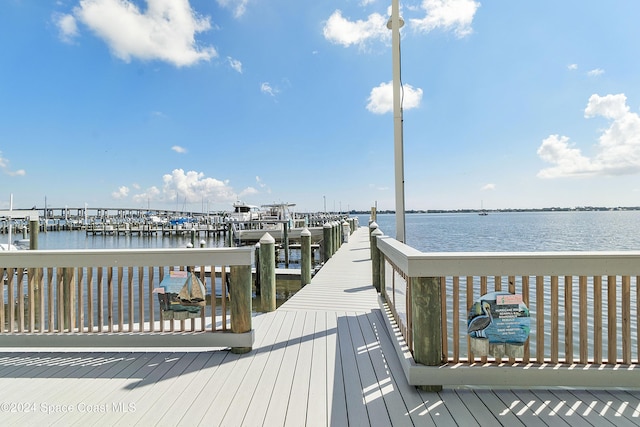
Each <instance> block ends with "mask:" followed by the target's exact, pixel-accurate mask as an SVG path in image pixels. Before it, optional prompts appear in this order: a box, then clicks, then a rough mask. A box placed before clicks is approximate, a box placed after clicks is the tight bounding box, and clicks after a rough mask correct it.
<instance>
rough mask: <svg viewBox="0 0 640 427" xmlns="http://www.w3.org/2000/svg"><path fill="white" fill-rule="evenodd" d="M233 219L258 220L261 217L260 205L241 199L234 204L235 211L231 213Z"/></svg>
mask: <svg viewBox="0 0 640 427" xmlns="http://www.w3.org/2000/svg"><path fill="white" fill-rule="evenodd" d="M229 217H230V218H231V220H232V221H241V222H242V221H256V220H259V219H260V217H261V211H260V208H259V207H258V206H255V205H248V204H246V203H244V202H242V201H240V200H238V201H236V202H235V203H234V204H233V212H231V214H230V215H229Z"/></svg>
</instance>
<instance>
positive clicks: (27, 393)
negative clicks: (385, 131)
mask: <svg viewBox="0 0 640 427" xmlns="http://www.w3.org/2000/svg"><path fill="white" fill-rule="evenodd" d="M371 282H372V280H371V262H370V256H369V245H368V234H367V230H366V228H360V229H358V230H357V231H356V232H355V233H354V234H352V235H351V237H350V239H349V242H348V243H346V244H344V245H343V246H342V247H341V248H340V250H339V251H338V252H337V253H336V254H335V255H334V256H333V258H331V259H330V260H329V261H328V262H327V263H326V265H325V266H324V267H323V268H322V269H321V270H320V271H319V272H318V273H317V274H316V276H315V277H314V279H313V280H312V283H311V284H310V285H308V286H306V287H305V288H303V290H301V291H299V292H298V293H296V295H294V296H293V297H292V298H291V299H290V300H289V301H287V302H286V303H285V304H283V305H282V306H281V307H280V308H279V309H278V310H277V311H275V312H272V313H267V314H260V315H256V316H255V317H254V329H255V343H254V346H253V351H251V352H250V353H247V354H243V355H238V354H232V353H231V352H229V351H227V350H226V349H195V350H194V349H192V350H189V351H181V350H180V349H175V348H173V349H158V350H153V351H149V349H140V350H137V349H122V351H114V350H113V349H109V350H105V351H102V352H101V351H100V349H94V351H92V352H87V351H86V349H84V350H82V351H64V352H63V351H60V350H59V349H58V350H46V349H43V350H41V351H39V352H36V351H33V350H28V351H26V350H24V349H5V351H3V352H0V378H1V383H2V389H1V390H0V411H1V412H2V414H1V415H2V421H3V424H6V425H61V426H68V425H116V424H118V425H119V424H122V425H141V426H151V425H160V426H178V425H181V426H182V425H188V426H195V425H203V426H204V425H206V426H283V425H291V426H303V425H307V426H355V425H358V426H359V425H362V426H369V425H372V426H410V425H416V426H429V425H437V426H473V425H476V426H494V425H503V426H518V425H520V426H530V425H540V426H561V425H564V426H570V425H571V426H573V425H594V426H637V425H640V389H631V390H629V389H626V390H622V389H614V388H609V389H605V388H603V389H598V390H591V389H590V390H584V389H582V390H577V389H576V390H570V389H560V388H553V389H541V388H536V389H524V388H517V389H516V388H514V389H496V388H491V389H489V388H478V387H476V388H446V389H444V390H443V391H442V392H439V393H428V392H423V391H420V390H418V389H416V388H415V387H413V386H410V385H408V384H407V381H406V379H405V376H404V373H403V371H402V367H401V364H400V361H399V360H398V357H397V355H396V352H395V349H394V348H393V346H392V337H391V336H390V334H389V332H388V330H387V328H386V326H385V317H384V316H385V315H386V314H385V313H384V312H383V311H382V310H381V309H380V305H379V301H378V296H377V294H376V292H375V290H374V289H373V287H372V286H371ZM204 350H206V351H204ZM603 386H604V385H603ZM606 386H610V387H613V386H615V384H606Z"/></svg>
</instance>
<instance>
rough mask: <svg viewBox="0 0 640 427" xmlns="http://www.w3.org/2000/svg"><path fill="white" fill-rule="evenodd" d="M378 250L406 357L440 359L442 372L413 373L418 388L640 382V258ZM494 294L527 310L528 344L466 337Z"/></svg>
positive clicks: (392, 245)
mask: <svg viewBox="0 0 640 427" xmlns="http://www.w3.org/2000/svg"><path fill="white" fill-rule="evenodd" d="M375 247H377V250H379V253H380V256H379V258H378V260H379V261H378V262H379V276H380V278H379V279H380V282H379V288H380V291H381V294H382V295H383V296H384V298H385V300H386V302H387V308H388V310H389V311H390V312H391V314H392V316H393V319H394V320H395V323H394V324H392V325H390V326H391V327H392V328H394V330H395V331H397V332H399V333H401V335H402V338H401V342H400V345H404V346H405V348H404V349H400V350H399V352H400V353H401V354H402V357H408V355H409V354H411V357H412V358H414V361H415V362H420V360H419V359H420V358H421V357H423V356H418V353H420V354H425V352H427V353H428V352H431V357H432V361H431V362H429V363H428V364H429V365H434V366H437V368H436V370H434V369H425V370H423V372H422V373H418V372H419V371H420V369H418V368H419V367H420V363H416V364H415V365H414V366H411V369H408V370H407V372H408V376H409V371H413V373H412V374H411V375H413V376H414V378H412V379H411V380H410V381H412V383H415V384H419V383H421V384H441V385H443V384H487V385H497V384H500V385H536V384H539V385H572V384H575V385H594V386H604V385H606V386H616V385H633V386H637V385H638V384H640V376H639V375H640V367H639V365H638V364H639V354H640V344H639V342H638V325H639V323H640V318H639V317H640V300H639V298H638V294H639V293H640V252H532V253H423V252H420V251H417V250H415V249H413V248H411V247H409V246H407V245H404V244H402V243H400V242H398V241H396V240H394V239H392V238H389V237H386V236H379V237H377V239H376V243H375ZM374 259H375V257H374ZM374 274H375V271H374ZM374 282H375V278H374ZM491 292H507V293H510V294H514V295H515V296H517V297H518V299H521V300H522V302H523V304H524V305H525V306H526V307H527V309H528V314H529V316H530V322H529V327H530V332H529V337H528V340H526V342H524V344H520V343H516V344H511V343H508V342H507V343H502V342H498V343H491V344H490V345H488V346H487V345H486V342H487V340H486V339H484V340H483V339H477V338H472V337H471V336H470V335H471V334H469V333H468V332H467V321H468V316H469V313H470V310H471V308H472V306H473V304H474V303H476V302H478V301H479V300H480V299H481V297H482V296H483V295H485V294H487V293H491ZM417 301H419V302H417ZM416 312H419V314H416ZM435 323H437V325H439V327H437V328H436V329H437V331H435V332H433V330H432V328H431V327H432V326H433V325H434V324H435ZM430 328H431V329H430ZM426 332H428V333H429V334H435V335H437V336H435V337H426V338H427V339H425V336H424V334H425V333H426ZM436 341H437V343H436ZM425 342H427V343H428V346H429V347H430V348H427V349H425V348H424V346H425V344H424V343H425ZM480 344H481V345H480ZM417 347H420V348H417ZM434 347H435V348H434ZM434 352H435V356H433V355H434ZM439 355H441V357H438V356H439ZM433 357H435V359H436V362H437V363H434V362H433ZM443 367H446V368H449V369H442V368H443ZM469 368H488V369H473V370H471V369H469ZM493 368H497V369H501V368H510V369H508V370H502V371H495V370H494V369H493ZM546 368H550V369H546ZM427 372H429V373H428V374H427ZM427 375H428V376H427ZM434 381H435V382H434Z"/></svg>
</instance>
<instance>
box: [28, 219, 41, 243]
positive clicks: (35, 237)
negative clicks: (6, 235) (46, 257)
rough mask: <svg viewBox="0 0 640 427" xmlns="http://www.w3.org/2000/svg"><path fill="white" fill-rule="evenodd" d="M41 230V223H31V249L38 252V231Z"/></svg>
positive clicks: (36, 221)
mask: <svg viewBox="0 0 640 427" xmlns="http://www.w3.org/2000/svg"><path fill="white" fill-rule="evenodd" d="M39 228H40V223H39V222H38V220H35V221H29V249H31V250H36V249H38V230H39Z"/></svg>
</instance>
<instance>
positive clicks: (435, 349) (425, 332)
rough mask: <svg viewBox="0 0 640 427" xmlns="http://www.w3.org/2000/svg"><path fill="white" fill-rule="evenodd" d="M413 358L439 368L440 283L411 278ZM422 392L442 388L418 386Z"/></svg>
mask: <svg viewBox="0 0 640 427" xmlns="http://www.w3.org/2000/svg"><path fill="white" fill-rule="evenodd" d="M409 280H410V281H411V310H412V315H413V318H412V328H413V334H412V336H413V357H414V359H415V361H416V362H417V363H421V364H423V365H426V366H439V365H442V330H441V325H442V315H441V312H440V311H441V308H440V307H441V306H440V304H441V298H440V279H439V278H437V277H411V278H410V279H409ZM419 387H420V389H421V390H424V391H436V392H437V391H441V390H442V386H441V385H422V386H419Z"/></svg>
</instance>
